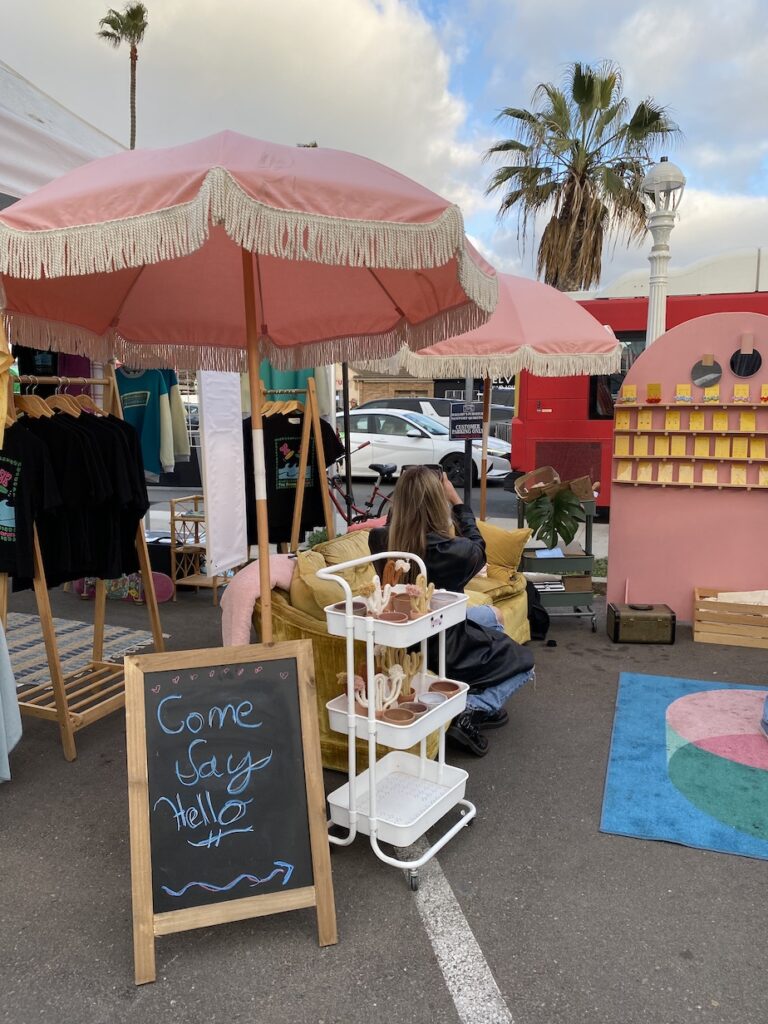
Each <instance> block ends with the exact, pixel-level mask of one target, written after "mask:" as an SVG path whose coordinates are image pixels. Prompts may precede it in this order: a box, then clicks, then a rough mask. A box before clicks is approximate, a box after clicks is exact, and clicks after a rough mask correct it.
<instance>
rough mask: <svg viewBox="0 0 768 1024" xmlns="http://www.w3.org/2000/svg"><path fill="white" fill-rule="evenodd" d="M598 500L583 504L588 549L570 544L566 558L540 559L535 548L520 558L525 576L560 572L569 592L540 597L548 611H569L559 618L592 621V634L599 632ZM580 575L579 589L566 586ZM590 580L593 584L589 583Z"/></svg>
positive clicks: (520, 518)
mask: <svg viewBox="0 0 768 1024" xmlns="http://www.w3.org/2000/svg"><path fill="white" fill-rule="evenodd" d="M595 505H596V503H595V502H594V501H582V502H581V507H582V508H583V509H584V515H585V517H586V518H585V521H584V547H583V548H581V547H580V546H579V545H578V544H570V545H569V546H568V547H567V548H566V549H565V551H564V552H563V557H562V558H537V557H536V549H535V548H527V549H526V550H525V551H523V556H522V558H521V559H520V571H521V572H522V573H537V572H542V573H548V574H549V573H556V574H558V575H559V576H560V577H561V578H562V580H563V581H564V586H565V587H566V589H565V590H540V591H539V592H538V593H539V598H540V599H541V603H542V605H543V606H544V607H545V608H547V609H550V608H559V609H562V608H566V609H570V610H569V611H559V612H558V614H557V616H555V617H556V618H577V619H589V620H590V623H591V625H592V632H593V633H594V632H596V630H597V619H596V615H595V611H594V608H593V602H594V599H595V595H594V592H593V590H592V569H593V566H594V562H595V559H594V555H593V554H592V524H593V520H594V518H595ZM517 525H518V527H520V528H521V529H522V527H523V526H524V525H525V502H524V501H523V500H522V498H518V499H517ZM571 573H572V574H577V573H578V574H579V576H582V577H583V582H582V580H581V579H578V578H577V584H576V586H577V588H578V589H569V586H570V585H569V584H568V583H565V581H566V580H568V579H569V574H571ZM587 579H588V580H589V583H588V584H587Z"/></svg>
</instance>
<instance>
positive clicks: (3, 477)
mask: <svg viewBox="0 0 768 1024" xmlns="http://www.w3.org/2000/svg"><path fill="white" fill-rule="evenodd" d="M60 505H61V498H60V495H59V490H58V488H57V486H56V480H55V478H54V475H53V469H52V467H51V461H50V458H49V456H48V451H47V449H46V447H45V445H44V444H43V443H42V442H41V441H40V440H38V438H36V437H34V436H33V435H32V434H30V433H29V431H27V430H25V429H24V428H23V427H22V426H20V425H19V424H17V423H15V424H13V426H10V427H8V428H7V429H6V431H5V438H4V441H3V447H2V450H0V572H6V573H8V575H9V576H20V577H27V578H31V577H32V576H33V575H34V563H33V557H32V553H33V527H34V525H35V523H36V522H37V523H40V522H42V521H43V520H45V519H46V517H48V516H49V515H52V514H54V512H55V511H56V509H57V508H58V507H59V506H60Z"/></svg>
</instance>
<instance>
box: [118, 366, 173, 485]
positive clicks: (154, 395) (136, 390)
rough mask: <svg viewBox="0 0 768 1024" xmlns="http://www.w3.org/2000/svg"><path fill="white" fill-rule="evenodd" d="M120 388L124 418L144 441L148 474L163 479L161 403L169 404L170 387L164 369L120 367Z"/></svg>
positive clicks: (142, 445)
mask: <svg viewBox="0 0 768 1024" xmlns="http://www.w3.org/2000/svg"><path fill="white" fill-rule="evenodd" d="M116 376H117V389H118V391H119V392H120V401H121V402H122V406H123V418H124V419H125V421H126V422H127V423H130V424H131V426H132V427H135V429H136V432H137V434H138V435H139V439H140V441H141V456H142V461H143V462H144V469H145V471H146V472H147V473H148V474H151V475H152V476H155V477H158V478H159V477H160V474H161V473H162V472H163V471H164V467H163V466H162V465H161V463H160V402H161V400H162V399H163V397H164V398H165V401H168V388H167V386H166V383H165V380H164V378H163V375H162V373H161V372H160V370H144V371H143V372H136V371H133V370H127V369H126V368H125V367H122V366H121V367H120V369H119V370H118V371H117V375H116Z"/></svg>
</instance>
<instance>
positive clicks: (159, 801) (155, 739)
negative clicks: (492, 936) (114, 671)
mask: <svg viewBox="0 0 768 1024" xmlns="http://www.w3.org/2000/svg"><path fill="white" fill-rule="evenodd" d="M125 680H126V728H127V737H128V744H127V745H128V801H129V812H130V832H131V880H132V882H131V884H132V896H133V944H134V959H135V976H136V984H137V985H141V984H143V983H144V982H148V981H154V980H155V937H156V936H159V935H169V934H171V933H173V932H179V931H186V930H187V929H190V928H203V927H207V926H208V925H212V924H223V923H225V922H227V921H240V920H243V919H244V918H250V917H261V916H263V915H265V914H276V913H280V912H281V911H286V910H298V909H300V908H303V907H316V908H317V927H318V938H319V942H320V945H322V946H327V945H332V944H333V943H335V942H336V910H335V906H334V901H333V885H332V882H331V864H330V856H329V847H328V833H327V823H326V811H325V795H324V792H323V777H322V766H321V762H320V738H319V732H318V725H317V710H316V703H315V686H314V667H313V660H312V644H311V642H310V641H308V640H298V641H294V642H291V643H283V644H273V645H271V646H269V647H266V646H263V645H253V646H249V647H228V648H218V649H217V648H213V649H208V650H201V651H181V652H172V653H165V654H149V655H144V656H139V657H132V658H126V675H125Z"/></svg>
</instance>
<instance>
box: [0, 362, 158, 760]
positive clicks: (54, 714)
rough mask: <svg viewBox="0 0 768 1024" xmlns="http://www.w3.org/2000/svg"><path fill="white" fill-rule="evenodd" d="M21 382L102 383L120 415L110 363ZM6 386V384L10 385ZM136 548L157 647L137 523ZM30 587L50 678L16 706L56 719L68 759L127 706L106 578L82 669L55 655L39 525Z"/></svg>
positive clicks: (4, 584) (0, 607) (108, 404)
mask: <svg viewBox="0 0 768 1024" xmlns="http://www.w3.org/2000/svg"><path fill="white" fill-rule="evenodd" d="M18 380H19V381H20V383H22V384H32V385H37V384H55V385H56V386H57V387H68V386H70V385H77V386H90V387H100V388H101V389H102V393H101V399H102V401H101V408H102V409H103V410H104V412H107V413H112V414H113V415H115V416H117V417H119V418H120V419H122V418H123V413H122V407H121V405H120V396H119V394H118V390H117V379H116V377H115V370H114V367H113V366H112V365H110V364H108V365H107V366H105V376H104V377H72V378H69V377H34V376H27V375H24V376H20V377H19V378H18ZM9 386H10V385H9ZM8 411H9V413H10V415H11V417H12V418H15V410H14V407H13V404H12V402H11V401H10V397H9V407H8ZM136 552H137V554H138V557H139V566H140V571H141V577H142V581H143V584H144V595H145V600H146V603H147V610H148V612H149V619H150V625H151V628H152V637H153V641H154V646H155V650H156V651H163V650H164V649H165V646H164V643H163V633H162V628H161V625H160V614H159V611H158V607H157V595H156V594H155V587H154V581H153V578H152V570H151V566H150V562H149V552H148V550H147V541H146V537H145V535H144V525H143V523H142V522H140V523H139V526H138V529H137V531H136ZM33 563H34V579H33V587H34V592H35V599H36V601H37V611H38V615H39V616H40V625H41V628H42V632H43V642H44V644H45V653H46V658H47V660H48V668H49V671H50V674H51V683H50V686H49V685H48V684H40V685H37V686H32V687H30V688H29V689H27V690H24V691H22V692H21V693H20V694H19V708H20V710H21V713H22V714H24V715H30V716H32V717H35V718H44V719H47V720H48V721H55V722H58V725H59V732H60V734H61V744H62V747H63V751H64V757H65V759H66V760H67V761H74V760H75V758H76V757H77V749H76V746H75V733H76V732H77V731H79V730H80V729H83V728H85V727H86V726H88V725H91V724H93V722H96V721H98V720H99V719H100V718H104V716H105V715H108V714H111V712H113V711H116V710H118V709H119V708H121V707H124V705H125V673H124V669H123V666H122V665H120V664H117V663H115V662H111V661H104V660H103V659H104V622H105V618H106V589H105V586H104V580H98V581H97V583H96V595H95V602H94V614H93V656H92V658H91V661H90V662H88V664H87V665H85V666H84V667H83V668H81V669H78V670H77V671H76V672H72V673H70V674H68V675H66V676H65V675H64V673H63V670H62V667H61V659H60V657H59V650H58V644H57V641H56V631H55V629H54V625H53V613H52V611H51V603H50V597H49V594H48V584H47V582H46V578H45V569H44V566H43V559H42V554H41V551H40V540H39V537H38V534H37V527H34V530H33ZM7 612H8V575H7V573H0V619H2V623H3V627H4V628H5V625H6V622H7Z"/></svg>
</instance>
